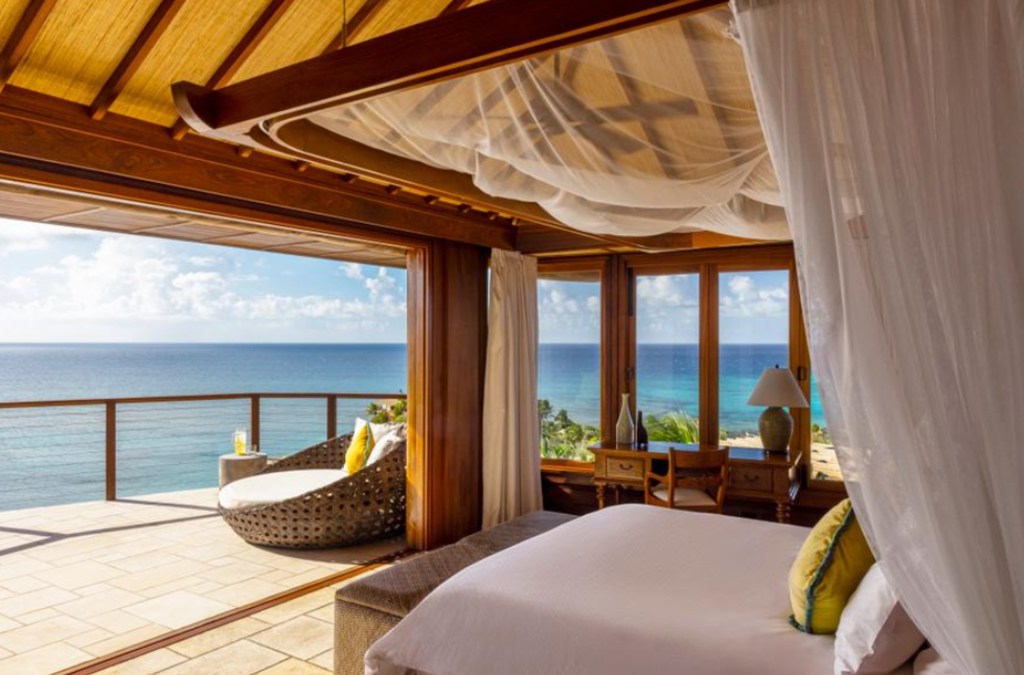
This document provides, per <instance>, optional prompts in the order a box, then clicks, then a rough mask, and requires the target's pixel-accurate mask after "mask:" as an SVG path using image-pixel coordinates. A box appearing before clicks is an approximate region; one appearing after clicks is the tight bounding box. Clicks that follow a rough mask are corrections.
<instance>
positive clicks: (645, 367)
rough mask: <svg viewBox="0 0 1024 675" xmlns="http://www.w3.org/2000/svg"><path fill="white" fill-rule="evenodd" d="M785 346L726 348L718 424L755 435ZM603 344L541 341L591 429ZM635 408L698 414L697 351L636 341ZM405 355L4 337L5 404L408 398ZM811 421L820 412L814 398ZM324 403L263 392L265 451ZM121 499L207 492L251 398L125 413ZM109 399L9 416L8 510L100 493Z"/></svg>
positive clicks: (301, 438)
mask: <svg viewBox="0 0 1024 675" xmlns="http://www.w3.org/2000/svg"><path fill="white" fill-rule="evenodd" d="M785 354H786V347H785V346H784V345H723V346H722V352H721V358H720V371H721V402H720V408H721V424H722V427H723V428H725V429H727V430H729V431H730V432H743V431H753V430H755V429H756V427H757V417H758V415H759V414H760V412H761V411H760V409H759V408H754V407H750V406H747V405H746V399H747V397H748V396H749V395H750V391H751V390H752V389H753V387H754V384H755V383H756V381H757V378H758V377H759V376H760V374H761V370H762V369H763V368H764V367H766V365H773V364H774V363H775V362H783V363H784V362H785V360H786V358H785ZM598 355H599V352H598V346H597V345H593V344H585V345H564V344H544V345H541V348H540V364H539V383H538V388H539V393H540V396H541V398H546V399H548V400H550V401H551V402H552V405H553V406H554V407H555V409H556V410H558V409H560V408H565V409H566V410H567V411H568V412H569V414H570V415H571V416H572V417H573V418H574V419H576V420H578V421H581V422H586V423H590V424H596V423H597V422H598V418H599V414H600V412H599V409H600V406H599V402H600V374H599V360H598ZM637 382H638V386H639V391H640V393H641V396H640V408H641V409H642V410H644V411H645V412H647V413H657V412H665V411H669V410H684V411H687V412H689V413H690V414H691V415H693V416H696V414H697V347H696V346H695V345H640V346H639V349H638V353H637ZM406 386H407V385H406V349H405V345H400V344H374V345H356V344H346V345H321V344H317V345H251V344H246V345H177V344H176V345H171V344H167V345H154V344H125V345H67V344H63V345H0V401H26V400H43V399H47V400H54V399H74V398H90V399H92V398H107V397H110V398H114V397H116V398H125V397H137V396H175V395H190V394H223V393H244V392H337V393H341V392H359V393H401V392H404V391H405V388H406ZM368 403H369V400H361V401H339V403H338V420H339V423H338V426H339V430H340V431H342V432H344V431H347V430H349V429H351V426H352V421H353V420H354V419H355V417H356V415H358V414H361V413H362V412H363V410H365V408H366V405H367V404H368ZM815 409H816V412H815V418H816V419H819V418H821V413H820V410H819V409H818V405H817V404H815ZM326 416H327V415H326V404H325V402H324V401H323V400H264V401H263V403H262V406H261V416H260V418H261V425H260V426H261V449H262V450H264V451H265V452H268V453H270V454H278V455H281V454H288V453H291V452H294V451H296V450H299V449H301V448H303V447H306V446H308V445H311V444H313V443H317V442H319V441H322V440H324V438H325V437H326V433H327V432H326ZM117 421H118V436H117V447H118V455H117V457H118V480H117V490H118V495H119V496H122V497H130V496H134V495H143V494H152V493H156V492H162V491H171V490H183V489H190V488H199V487H210V486H214V485H216V483H217V457H218V456H219V455H221V454H223V453H225V452H230V451H231V436H232V433H233V432H234V430H235V428H236V427H237V426H240V425H248V424H249V401H248V400H241V401H216V402H189V403H175V404H147V405H141V404H140V405H122V406H119V407H118V413H117ZM104 430H105V418H104V409H103V407H102V406H89V407H79V408H61V409H33V410H21V409H19V410H0V467H3V468H2V473H0V510H2V509H11V508H20V507H26V506H37V505H44V504H57V503H69V502H76V501H84V500H93V499H102V498H103V495H104V475H105V474H104V447H105V445H104Z"/></svg>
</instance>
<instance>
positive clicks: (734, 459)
mask: <svg viewBox="0 0 1024 675" xmlns="http://www.w3.org/2000/svg"><path fill="white" fill-rule="evenodd" d="M670 447H671V448H675V449H676V450H691V451H693V452H696V451H697V450H699V447H698V446H696V445H689V444H684V443H666V442H656V441H652V442H651V444H650V449H649V450H630V449H624V448H622V447H617V446H616V445H615V444H612V443H601V444H598V445H594V446H591V447H590V448H589V450H590V451H591V452H593V453H594V487H595V489H596V492H597V507H598V508H599V509H600V508H604V494H605V488H606V487H607V486H609V485H613V486H632V487H639V488H641V489H643V486H644V477H645V476H646V475H647V474H648V472H650V471H651V469H652V465H653V464H654V462H667V461H668V449H669V448H670ZM801 455H802V453H800V452H795V453H794V452H792V451H790V452H788V453H786V454H781V453H777V454H768V453H767V452H765V451H764V450H762V449H761V448H735V447H730V448H729V484H728V487H727V488H726V493H725V496H726V499H730V498H731V499H740V500H748V501H758V502H771V503H774V504H775V517H776V519H777V520H778V521H779V522H780V523H787V522H789V514H790V509H791V507H792V505H793V502H794V501H796V496H797V493H799V492H800V474H799V471H798V467H799V466H800V457H801ZM665 470H666V466H665V465H662V466H659V467H658V469H657V472H658V473H664V472H665Z"/></svg>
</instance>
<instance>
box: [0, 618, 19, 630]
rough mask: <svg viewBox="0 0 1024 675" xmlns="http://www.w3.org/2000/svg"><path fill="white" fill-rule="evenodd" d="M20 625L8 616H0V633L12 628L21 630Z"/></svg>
mask: <svg viewBox="0 0 1024 675" xmlns="http://www.w3.org/2000/svg"><path fill="white" fill-rule="evenodd" d="M21 626H22V624H21V622H19V621H15V620H14V619H12V618H11V617H9V616H3V615H2V614H0V631H6V630H12V629H14V628H21Z"/></svg>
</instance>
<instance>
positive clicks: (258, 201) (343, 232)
mask: <svg viewBox="0 0 1024 675" xmlns="http://www.w3.org/2000/svg"><path fill="white" fill-rule="evenodd" d="M84 111H85V108H84V106H80V105H77V104H74V103H71V102H69V101H63V100H61V99H56V98H53V97H49V96H45V95H42V94H37V93H34V92H30V91H27V90H24V89H20V88H17V87H8V88H7V90H6V91H5V92H4V95H3V96H2V97H0V180H2V179H6V180H17V181H21V182H24V183H27V184H34V185H41V186H44V187H50V188H58V189H65V190H72V191H75V192H80V193H85V194H94V195H96V194H98V195H102V196H104V197H107V198H120V199H125V200H127V201H135V202H137V203H143V204H149V205H156V206H160V207H163V208H172V209H180V210H188V211H192V212H201V213H208V214H211V215H216V216H220V217H228V218H232V217H238V216H237V215H232V214H237V213H239V212H242V213H245V214H246V215H245V216H244V218H246V219H252V218H253V214H264V216H263V217H265V218H266V219H268V220H267V222H281V221H284V222H289V221H294V220H302V221H303V222H306V223H308V222H319V223H321V224H324V226H325V229H327V230H329V231H331V232H333V233H335V234H337V235H340V236H346V237H350V238H355V239H359V240H361V241H364V242H370V243H373V242H387V243H397V244H398V245H408V242H410V241H423V240H424V239H429V238H438V239H447V240H451V241H460V242H465V243H472V244H476V245H479V246H488V247H497V248H505V249H509V248H513V246H514V244H515V228H513V227H512V226H511V225H508V224H505V223H500V222H491V221H488V220H487V219H486V217H484V216H482V215H481V216H479V217H477V216H475V215H472V214H460V213H457V212H456V211H454V210H453V209H449V208H446V207H444V206H443V205H441V204H438V205H437V206H434V207H431V206H428V205H427V204H425V203H424V202H423V200H422V199H420V198H419V197H417V196H415V195H406V194H404V193H399V194H396V195H393V196H389V195H387V194H386V193H385V192H384V190H381V189H379V188H376V187H373V186H365V187H364V186H360V185H357V184H348V183H345V182H344V181H340V180H338V178H337V175H336V174H334V173H332V172H329V171H325V170H322V169H318V168H316V167H311V168H309V169H308V170H307V171H306V172H305V173H302V174H299V173H297V172H296V171H295V169H294V167H293V165H292V162H291V161H289V160H286V159H282V158H277V157H271V156H269V155H263V154H257V155H254V156H253V157H250V158H249V159H247V160H242V159H240V158H239V157H238V156H237V154H236V153H235V151H234V148H233V147H231V146H229V145H225V144H223V143H220V142H218V141H213V140H209V139H204V138H199V137H190V138H188V139H186V140H184V141H173V140H171V139H170V138H168V136H167V133H166V129H165V128H163V127H160V126H157V125H153V124H149V123H146V122H140V121H138V120H132V119H129V118H126V117H122V116H120V115H116V114H114V113H110V114H108V115H107V118H106V120H105V121H104V124H102V125H97V124H96V123H94V122H92V121H91V120H89V118H88V117H87V116H86V115H85V114H83V113H84Z"/></svg>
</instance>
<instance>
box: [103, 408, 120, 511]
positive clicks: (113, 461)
mask: <svg viewBox="0 0 1024 675" xmlns="http://www.w3.org/2000/svg"><path fill="white" fill-rule="evenodd" d="M106 465H107V481H106V482H107V501H110V502H112V501H114V500H115V499H117V403H115V402H114V401H107V459H106Z"/></svg>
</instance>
